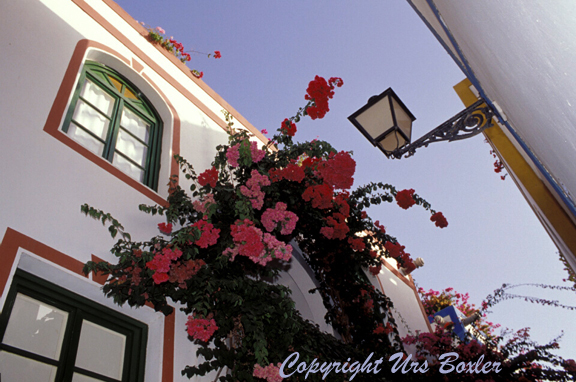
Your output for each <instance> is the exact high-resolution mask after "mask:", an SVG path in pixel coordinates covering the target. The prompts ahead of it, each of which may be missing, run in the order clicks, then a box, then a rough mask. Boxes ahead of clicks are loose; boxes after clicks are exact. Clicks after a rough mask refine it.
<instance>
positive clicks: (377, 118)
mask: <svg viewBox="0 0 576 382" xmlns="http://www.w3.org/2000/svg"><path fill="white" fill-rule="evenodd" d="M494 115H495V114H494V110H493V109H492V108H491V107H490V106H489V105H488V104H486V102H484V100H482V99H480V100H478V101H477V102H475V103H474V104H472V105H471V106H469V107H468V108H466V109H464V110H463V111H461V112H460V113H458V114H456V115H455V116H454V117H452V118H450V119H449V120H447V121H446V122H444V123H443V124H441V125H440V126H438V127H437V128H435V129H434V130H432V131H430V132H429V133H427V134H425V135H424V136H422V137H421V138H419V139H418V140H416V141H414V142H411V137H412V122H413V121H414V120H415V119H416V118H415V117H414V116H413V115H412V113H411V112H410V110H408V108H407V107H406V106H405V105H404V103H403V102H402V101H401V100H400V98H398V96H397V95H396V93H394V91H393V90H392V89H391V88H388V89H386V90H385V91H384V92H383V93H382V94H380V95H378V96H374V97H371V98H370V99H369V100H368V103H367V104H366V105H364V106H362V107H361V108H360V109H359V110H358V111H357V112H355V113H354V114H352V115H351V116H350V117H348V119H349V120H350V122H352V124H353V125H354V126H356V128H357V129H358V130H360V132H361V133H362V134H364V136H365V137H366V138H367V139H368V140H369V141H370V142H371V143H372V144H373V145H374V146H377V147H378V148H379V149H380V150H382V152H383V153H384V154H385V155H386V156H387V157H388V158H396V159H400V158H402V156H403V155H404V154H406V157H409V156H412V155H414V152H415V151H416V149H417V148H418V147H422V146H424V147H426V146H428V145H429V144H430V143H433V142H439V141H456V140H460V139H465V138H469V137H473V136H474V135H477V134H479V133H481V132H482V131H484V130H485V129H487V128H488V127H491V126H492V125H493V124H492V118H493V117H494Z"/></svg>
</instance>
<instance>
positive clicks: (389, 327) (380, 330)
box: [374, 322, 394, 334]
mask: <svg viewBox="0 0 576 382" xmlns="http://www.w3.org/2000/svg"><path fill="white" fill-rule="evenodd" d="M393 330H394V327H393V326H392V325H391V324H390V323H389V322H387V323H386V326H384V325H383V324H382V323H379V324H378V326H377V327H376V329H374V334H382V333H384V334H390V333H392V331H393Z"/></svg>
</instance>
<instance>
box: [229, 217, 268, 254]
mask: <svg viewBox="0 0 576 382" xmlns="http://www.w3.org/2000/svg"><path fill="white" fill-rule="evenodd" d="M230 228H231V231H232V232H231V234H232V239H233V240H234V244H235V245H236V249H237V250H238V254H239V255H242V256H246V257H250V258H258V257H260V254H261V253H262V252H263V251H264V243H262V231H260V230H259V229H258V228H256V227H254V222H252V221H251V220H249V219H244V220H243V221H242V220H237V221H236V223H234V224H232V226H230Z"/></svg>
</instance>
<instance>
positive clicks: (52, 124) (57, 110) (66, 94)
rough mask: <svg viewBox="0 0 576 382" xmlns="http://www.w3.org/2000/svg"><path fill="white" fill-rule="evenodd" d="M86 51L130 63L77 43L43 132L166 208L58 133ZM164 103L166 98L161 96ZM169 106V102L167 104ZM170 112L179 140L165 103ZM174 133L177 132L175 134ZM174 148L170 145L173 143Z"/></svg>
mask: <svg viewBox="0 0 576 382" xmlns="http://www.w3.org/2000/svg"><path fill="white" fill-rule="evenodd" d="M89 48H96V49H99V50H102V51H105V52H107V53H109V54H110V55H112V56H114V57H116V58H119V59H121V60H122V61H124V62H125V63H126V64H127V65H128V66H130V60H128V59H127V58H125V57H122V56H121V55H120V54H119V53H118V52H116V51H114V50H112V49H110V48H108V47H107V46H105V45H103V44H100V43H98V42H96V41H90V40H80V41H79V42H78V43H77V44H76V48H75V49H74V53H73V54H72V58H71V59H70V63H69V64H68V68H67V69H66V72H65V74H64V79H63V80H62V83H61V84H60V88H59V89H58V92H57V94H56V98H55V99H54V103H53V104H52V108H51V109H50V112H49V113H48V118H47V119H46V124H45V125H44V131H45V132H47V133H48V134H50V135H51V136H53V137H54V138H56V139H57V140H59V141H60V142H62V143H64V144H65V145H66V146H68V147H70V148H71V149H73V150H74V151H76V152H78V153H79V154H80V155H82V156H83V157H85V158H86V159H88V160H89V161H91V162H93V163H94V164H96V165H97V166H99V167H101V168H102V169H104V170H106V171H107V172H109V173H110V174H112V175H114V176H115V177H116V178H118V179H120V180H121V181H123V182H124V183H126V184H128V185H129V186H130V187H132V188H134V189H135V190H137V191H139V192H140V193H142V194H144V195H145V196H147V197H148V198H150V199H151V200H153V201H154V202H155V203H157V204H159V205H162V206H165V207H166V206H168V202H167V201H166V199H164V198H162V197H161V196H160V195H159V194H157V193H156V192H155V191H154V190H152V189H150V188H148V187H146V186H145V185H144V184H142V183H140V182H138V181H137V180H136V179H134V178H131V177H130V176H128V175H127V174H125V173H124V172H122V171H121V170H119V169H118V168H116V167H114V166H113V165H112V163H110V162H108V161H107V160H106V159H104V158H102V157H100V156H98V155H96V154H94V153H93V152H91V151H90V150H88V149H87V148H85V147H84V146H82V145H81V144H79V143H78V142H76V141H75V140H73V139H72V138H70V137H69V136H68V135H67V134H65V133H64V132H63V131H61V130H60V123H61V122H62V120H63V117H64V115H65V113H66V106H67V105H68V100H69V99H70V95H71V94H72V93H73V92H74V88H75V85H76V79H77V77H78V73H79V72H80V68H81V66H82V64H83V62H84V56H85V54H86V51H87V50H88V49H89ZM151 86H153V87H155V86H154V85H153V84H151ZM155 88H156V89H155V90H156V91H158V89H157V87H155ZM159 94H161V92H159ZM163 98H164V100H166V97H163ZM168 104H169V103H168ZM169 107H170V109H171V110H172V112H173V115H174V116H175V117H174V130H175V131H174V135H175V136H178V137H180V131H179V130H180V119H179V118H178V117H177V114H176V111H175V110H174V108H173V107H172V106H171V105H170V104H169ZM176 130H178V131H176ZM177 144H178V146H179V145H180V142H179V139H178V142H177ZM173 145H174V142H173ZM174 171H178V168H177V166H176V167H175V166H174V164H173V165H172V166H171V169H170V173H173V172H174Z"/></svg>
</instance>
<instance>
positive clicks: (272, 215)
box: [261, 202, 298, 235]
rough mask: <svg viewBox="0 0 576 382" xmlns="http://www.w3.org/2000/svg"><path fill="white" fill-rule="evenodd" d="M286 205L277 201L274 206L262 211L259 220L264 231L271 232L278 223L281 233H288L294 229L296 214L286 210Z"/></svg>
mask: <svg viewBox="0 0 576 382" xmlns="http://www.w3.org/2000/svg"><path fill="white" fill-rule="evenodd" d="M286 207H287V206H286V203H282V202H277V203H276V207H275V208H268V209H266V211H264V213H263V214H262V218H261V220H262V225H263V226H264V228H266V231H268V232H272V231H273V230H274V229H276V228H277V227H278V224H280V234H282V235H290V234H291V233H292V231H294V228H296V223H297V222H298V216H296V214H295V213H294V212H291V211H286Z"/></svg>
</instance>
